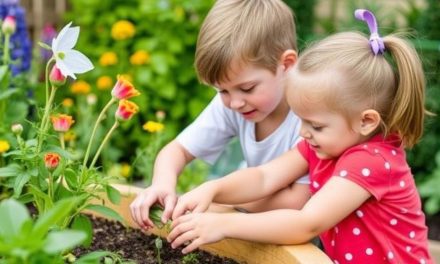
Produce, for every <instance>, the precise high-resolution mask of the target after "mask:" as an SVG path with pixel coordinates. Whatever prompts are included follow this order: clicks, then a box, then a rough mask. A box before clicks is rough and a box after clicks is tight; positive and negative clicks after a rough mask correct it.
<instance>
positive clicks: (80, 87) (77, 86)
mask: <svg viewBox="0 0 440 264" xmlns="http://www.w3.org/2000/svg"><path fill="white" fill-rule="evenodd" d="M90 89H91V88H90V84H88V83H87V82H86V81H83V80H79V81H76V82H74V83H73V84H72V86H71V87H70V91H71V92H72V93H74V94H88V93H90Z"/></svg>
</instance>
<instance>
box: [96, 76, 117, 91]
mask: <svg viewBox="0 0 440 264" xmlns="http://www.w3.org/2000/svg"><path fill="white" fill-rule="evenodd" d="M112 83H113V80H112V78H111V77H110V76H107V75H104V76H101V77H99V78H98V80H97V81H96V86H97V87H98V89H99V90H107V89H110V88H111V87H112Z"/></svg>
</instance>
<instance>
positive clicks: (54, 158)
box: [44, 152, 61, 170]
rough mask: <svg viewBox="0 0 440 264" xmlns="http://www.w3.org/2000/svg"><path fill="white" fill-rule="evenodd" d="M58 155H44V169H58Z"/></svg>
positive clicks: (53, 153)
mask: <svg viewBox="0 0 440 264" xmlns="http://www.w3.org/2000/svg"><path fill="white" fill-rule="evenodd" d="M60 159H61V157H60V155H59V154H58V153H55V152H48V153H46V155H44V165H45V166H46V168H48V169H50V170H53V169H55V168H56V167H58V164H59V163H60Z"/></svg>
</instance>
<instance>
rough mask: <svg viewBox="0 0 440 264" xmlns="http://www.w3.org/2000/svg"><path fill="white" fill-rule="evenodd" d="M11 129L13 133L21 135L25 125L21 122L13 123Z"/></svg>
mask: <svg viewBox="0 0 440 264" xmlns="http://www.w3.org/2000/svg"><path fill="white" fill-rule="evenodd" d="M11 131H12V133H14V134H15V135H17V136H19V135H21V133H22V132H23V126H22V125H21V124H13V125H12V126H11Z"/></svg>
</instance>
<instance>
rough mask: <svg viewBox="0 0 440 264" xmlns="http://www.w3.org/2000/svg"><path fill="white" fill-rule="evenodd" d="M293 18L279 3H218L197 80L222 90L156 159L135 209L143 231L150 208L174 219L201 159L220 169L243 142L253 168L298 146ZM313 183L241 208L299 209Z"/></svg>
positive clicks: (200, 46) (208, 23) (207, 23)
mask: <svg viewBox="0 0 440 264" xmlns="http://www.w3.org/2000/svg"><path fill="white" fill-rule="evenodd" d="M296 49H297V47H296V34H295V25H294V20H293V14H292V11H291V10H290V8H289V7H288V6H287V5H286V4H285V3H283V2H282V1H281V0H218V1H217V2H216V3H215V5H214V6H213V8H212V9H211V10H210V12H209V13H208V15H207V17H206V18H205V20H204V22H203V25H202V27H201V30H200V33H199V38H198V41H197V49H196V55H195V66H196V70H197V73H198V77H199V79H200V80H201V81H202V82H203V83H205V84H207V85H210V86H214V87H215V89H216V90H217V91H218V95H216V96H215V97H214V98H213V100H212V101H211V103H210V104H209V105H208V106H207V107H206V109H204V111H203V112H202V113H201V114H200V115H199V117H198V118H197V119H196V120H195V121H194V122H193V123H192V124H191V125H190V126H188V127H187V128H186V129H185V130H184V131H183V132H182V133H181V134H180V135H178V137H177V138H176V139H175V140H173V141H172V142H170V143H169V144H168V145H166V146H165V147H164V148H163V149H162V150H161V151H160V152H159V154H158V156H157V158H156V161H155V164H154V165H155V166H154V172H153V180H152V185H151V186H150V187H148V188H146V189H145V190H144V191H143V192H142V193H141V194H140V195H138V197H137V198H136V199H135V200H134V201H133V202H132V204H131V205H130V209H131V213H132V217H133V219H134V221H135V222H136V223H137V224H139V226H140V227H142V228H145V229H148V228H150V227H153V222H152V221H151V220H150V219H149V216H148V215H149V209H150V207H151V206H152V205H153V204H155V203H160V204H161V205H162V206H164V213H163V216H162V221H163V222H166V221H167V220H168V219H169V218H170V217H171V214H172V212H173V209H174V206H175V204H176V200H177V196H176V192H175V187H176V182H177V177H178V175H179V174H180V173H181V171H182V170H183V168H184V167H185V165H187V164H188V163H189V162H191V161H192V160H193V159H195V158H199V159H203V160H205V161H207V162H209V163H214V162H215V160H216V159H217V158H218V157H219V155H220V154H221V152H222V151H223V150H224V148H225V146H226V145H227V143H228V142H229V141H230V140H231V139H232V138H233V137H238V138H239V140H240V145H241V148H242V151H243V154H244V157H245V159H246V162H247V165H248V166H257V165H260V164H263V163H266V162H268V161H270V160H272V159H274V158H275V157H277V156H279V155H281V154H282V153H284V152H286V151H288V150H289V149H291V148H292V147H293V146H295V145H296V143H297V141H298V136H299V129H300V120H299V118H298V117H297V116H296V115H295V114H294V113H293V112H291V111H290V110H289V106H288V104H287V102H286V99H285V98H284V79H285V76H286V73H287V72H288V70H289V69H290V68H291V67H292V66H293V65H294V63H295V61H296V59H297V52H296ZM308 183H309V180H308V177H307V176H305V177H303V178H301V179H299V180H298V181H296V182H295V183H290V185H286V187H285V189H283V190H281V191H279V192H278V193H276V194H274V195H271V196H269V197H266V198H264V199H261V200H258V201H255V202H252V203H248V204H243V205H241V206H239V208H240V209H244V210H246V211H249V212H261V211H266V210H271V209H278V208H292V209H300V208H302V206H303V205H304V203H305V202H306V201H307V200H308V198H309V196H310V194H309V190H308V189H309V188H308Z"/></svg>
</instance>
